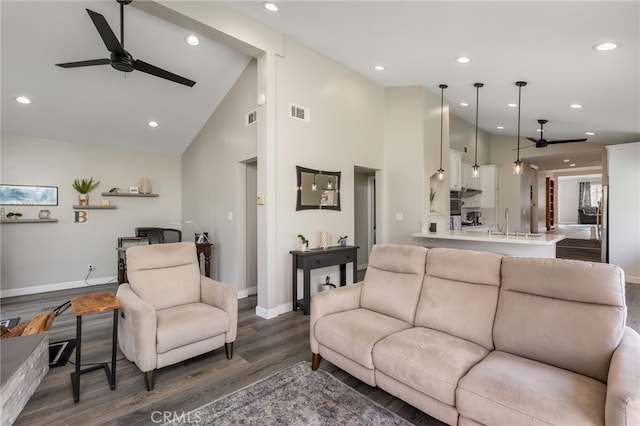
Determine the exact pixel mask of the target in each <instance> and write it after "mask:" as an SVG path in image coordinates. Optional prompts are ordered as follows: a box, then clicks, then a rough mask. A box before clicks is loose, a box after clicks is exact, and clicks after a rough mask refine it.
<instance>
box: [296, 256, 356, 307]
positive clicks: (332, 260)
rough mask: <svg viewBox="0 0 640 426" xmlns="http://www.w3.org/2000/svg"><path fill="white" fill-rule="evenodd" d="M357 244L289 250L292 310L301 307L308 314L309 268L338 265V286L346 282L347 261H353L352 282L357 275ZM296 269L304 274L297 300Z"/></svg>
mask: <svg viewBox="0 0 640 426" xmlns="http://www.w3.org/2000/svg"><path fill="white" fill-rule="evenodd" d="M358 248H359V247H358V246H334V247H328V248H326V249H322V248H317V249H311V250H307V251H300V250H293V251H290V252H289V253H291V255H292V256H293V262H292V263H293V310H294V311H297V310H298V307H300V308H302V312H304V314H305V315H309V312H310V308H311V306H310V304H311V270H312V269H318V268H324V267H327V266H335V265H340V286H343V285H345V284H347V263H353V282H354V283H355V282H356V280H357V277H358V262H357V260H358ZM298 269H302V271H303V276H304V283H303V290H302V293H303V294H302V299H300V300H298Z"/></svg>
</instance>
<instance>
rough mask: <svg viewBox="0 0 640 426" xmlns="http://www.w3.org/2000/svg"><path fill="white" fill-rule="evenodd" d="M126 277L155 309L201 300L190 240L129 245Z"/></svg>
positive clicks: (193, 247)
mask: <svg viewBox="0 0 640 426" xmlns="http://www.w3.org/2000/svg"><path fill="white" fill-rule="evenodd" d="M127 276H128V278H129V285H131V288H132V289H133V291H134V292H135V293H136V294H137V295H138V296H140V298H141V299H143V300H144V301H145V302H147V303H149V304H150V305H151V306H153V307H154V309H165V308H168V307H171V306H178V305H184V304H186V303H194V302H199V301H200V267H199V265H198V258H197V256H196V246H195V244H194V243H192V242H182V243H170V244H152V245H147V246H134V247H129V248H128V249H127Z"/></svg>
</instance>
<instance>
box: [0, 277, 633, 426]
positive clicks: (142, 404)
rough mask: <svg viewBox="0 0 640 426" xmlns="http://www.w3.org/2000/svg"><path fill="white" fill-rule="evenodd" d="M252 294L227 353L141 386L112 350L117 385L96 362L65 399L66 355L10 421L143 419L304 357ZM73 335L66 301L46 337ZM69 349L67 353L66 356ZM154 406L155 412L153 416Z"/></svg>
mask: <svg viewBox="0 0 640 426" xmlns="http://www.w3.org/2000/svg"><path fill="white" fill-rule="evenodd" d="M116 288H117V287H116V285H102V286H92V287H84V288H81V289H74V290H68V291H62V292H51V293H45V294H38V295H29V296H20V297H13V298H6V299H2V300H1V301H0V305H1V309H2V318H3V319H6V318H12V317H17V316H20V317H21V318H22V319H23V320H24V319H27V318H31V317H32V316H34V315H36V314H38V313H41V312H46V311H49V310H52V309H54V308H55V307H57V306H59V305H60V304H62V303H64V302H65V301H67V300H69V299H70V298H71V297H72V296H76V295H79V294H89V293H97V292H102V291H109V290H111V291H115V290H116ZM627 289H628V290H627V300H628V305H629V323H630V324H631V325H632V327H634V328H635V329H636V330H638V325H639V324H640V286H639V285H627ZM255 306H256V298H255V296H252V297H249V298H246V299H241V300H239V307H238V311H239V318H238V338H237V340H236V342H235V345H234V356H233V359H232V360H227V359H226V357H225V353H224V348H220V349H218V350H216V351H214V352H212V353H210V354H207V355H204V356H200V357H196V358H194V359H191V360H188V361H186V362H183V363H179V364H177V365H174V366H170V367H166V368H163V369H161V370H159V371H158V372H157V374H156V385H155V389H154V390H153V391H152V392H147V391H146V389H145V386H144V380H143V376H142V373H140V371H139V370H138V369H137V367H136V366H135V365H134V364H133V363H131V362H129V361H128V360H126V359H125V358H124V356H123V355H122V353H121V352H118V362H117V389H116V390H114V391H111V390H110V389H109V386H108V383H107V379H106V377H105V374H104V372H102V371H101V370H98V371H95V372H92V373H88V374H84V375H83V376H82V378H81V394H80V402H79V403H74V402H73V392H72V389H71V379H70V373H71V372H72V371H73V370H74V366H73V364H71V363H69V364H67V365H65V366H62V367H57V368H53V369H51V370H50V371H49V373H48V374H47V376H46V377H45V378H44V380H43V382H42V383H41V384H40V386H39V387H38V389H37V391H36V392H35V394H34V395H33V396H32V397H31V399H30V400H29V402H28V403H27V405H26V407H25V408H24V410H23V411H22V413H21V414H20V416H19V417H18V419H17V421H16V422H15V424H16V425H62V424H64V425H149V424H154V422H153V421H152V417H151V416H152V413H154V412H169V413H173V412H176V413H178V414H180V413H183V412H187V411H190V410H194V409H196V408H198V407H200V406H202V405H204V404H206V403H208V402H210V401H213V400H214V399H217V398H219V397H221V396H224V395H226V394H229V393H231V392H233V391H235V390H237V389H240V388H242V387H244V386H247V385H249V384H251V383H253V382H255V381H257V380H259V379H262V378H265V377H267V376H269V375H271V374H273V373H275V372H277V371H280V370H282V369H283V368H286V367H287V366H290V365H293V364H295V363H298V362H301V361H310V358H311V356H310V350H309V318H308V317H306V316H304V315H302V313H301V312H300V311H298V312H290V313H287V314H284V315H281V316H279V317H277V318H274V319H271V320H264V319H262V318H259V317H257V316H256V315H255ZM112 318H113V317H112V314H111V313H110V312H109V313H104V314H95V315H89V316H86V317H84V322H83V344H82V348H83V357H82V363H83V365H86V364H89V363H97V362H106V361H109V360H110V350H111V340H110V339H111V322H112ZM74 337H75V317H74V316H73V314H72V313H71V309H69V310H67V311H65V312H64V313H62V314H61V315H60V316H58V317H57V318H56V319H55V322H54V324H53V327H52V328H51V330H50V341H51V342H54V341H57V340H65V339H69V338H74ZM74 359H75V356H72V357H71V361H73V360H74ZM321 368H322V369H324V370H326V371H329V372H330V373H331V374H333V375H334V376H335V377H337V378H338V379H340V380H342V381H343V382H345V383H347V384H348V385H349V386H351V387H353V388H355V389H356V390H358V391H359V392H361V393H363V394H365V395H367V396H368V397H370V398H371V399H373V400H374V401H376V402H377V403H379V404H381V405H382V406H385V407H387V408H388V409H390V410H391V411H393V412H395V413H397V414H399V415H400V416H402V417H404V418H405V419H407V420H409V421H410V422H412V423H413V424H415V425H440V424H442V423H440V422H438V421H436V420H434V419H432V418H430V417H429V416H427V415H426V414H424V413H422V412H420V411H419V410H416V409H415V408H413V407H412V406H410V405H408V404H406V403H404V402H403V401H401V400H399V399H397V398H394V397H393V396H391V395H389V394H387V393H386V392H384V391H382V390H380V389H378V388H373V387H370V386H368V385H366V384H364V383H362V382H360V381H359V380H357V379H355V378H353V377H351V376H350V375H349V374H347V373H345V372H343V371H342V370H340V369H338V368H336V367H334V366H333V365H331V364H330V363H328V362H327V361H322V364H321ZM157 416H158V414H156V417H155V418H157Z"/></svg>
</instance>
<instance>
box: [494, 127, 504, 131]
mask: <svg viewBox="0 0 640 426" xmlns="http://www.w3.org/2000/svg"><path fill="white" fill-rule="evenodd" d="M496 128H497V129H498V130H504V126H498V127H496Z"/></svg>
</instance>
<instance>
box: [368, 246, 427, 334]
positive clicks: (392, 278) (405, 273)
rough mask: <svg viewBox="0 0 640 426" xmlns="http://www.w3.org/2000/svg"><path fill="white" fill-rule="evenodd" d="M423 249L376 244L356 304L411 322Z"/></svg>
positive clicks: (422, 265)
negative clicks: (358, 301) (358, 302)
mask: <svg viewBox="0 0 640 426" xmlns="http://www.w3.org/2000/svg"><path fill="white" fill-rule="evenodd" d="M426 254H427V249H426V248H425V247H420V246H410V245H400V244H376V245H375V246H373V248H372V250H371V254H370V255H369V266H368V268H367V273H366V275H365V277H364V283H363V285H362V293H361V296H360V306H361V307H362V308H366V309H370V310H372V311H375V312H379V313H381V314H385V315H388V316H391V317H393V318H397V319H399V320H402V321H404V322H409V323H413V319H414V316H415V310H416V305H417V304H418V296H419V295H420V288H421V287H422V278H423V276H424V268H425V259H426Z"/></svg>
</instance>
